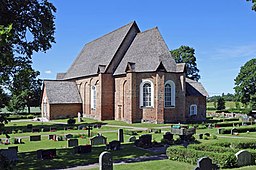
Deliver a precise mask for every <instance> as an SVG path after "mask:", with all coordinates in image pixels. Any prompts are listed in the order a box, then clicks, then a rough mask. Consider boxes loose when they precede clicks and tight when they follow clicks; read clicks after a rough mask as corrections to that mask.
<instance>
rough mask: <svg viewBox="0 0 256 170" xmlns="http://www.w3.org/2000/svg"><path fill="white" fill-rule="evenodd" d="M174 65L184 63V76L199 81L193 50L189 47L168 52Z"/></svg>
mask: <svg viewBox="0 0 256 170" xmlns="http://www.w3.org/2000/svg"><path fill="white" fill-rule="evenodd" d="M170 52H171V54H172V57H173V58H174V59H175V61H176V63H186V69H187V72H186V76H187V77H188V78H190V79H193V80H196V81H198V80H199V79H200V75H199V69H198V68H197V64H196V57H195V50H194V49H193V48H191V47H189V46H181V47H180V48H178V49H175V50H172V51H170Z"/></svg>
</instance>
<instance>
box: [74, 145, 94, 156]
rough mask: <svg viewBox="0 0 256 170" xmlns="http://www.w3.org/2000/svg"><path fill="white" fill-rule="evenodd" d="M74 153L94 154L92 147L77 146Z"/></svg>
mask: <svg viewBox="0 0 256 170" xmlns="http://www.w3.org/2000/svg"><path fill="white" fill-rule="evenodd" d="M73 149H74V153H75V154H76V153H79V154H84V153H91V152H92V145H80V146H75V147H74V148H73Z"/></svg>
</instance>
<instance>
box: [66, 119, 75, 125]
mask: <svg viewBox="0 0 256 170" xmlns="http://www.w3.org/2000/svg"><path fill="white" fill-rule="evenodd" d="M67 123H68V125H74V124H75V123H76V120H75V119H74V118H69V119H68V121H67Z"/></svg>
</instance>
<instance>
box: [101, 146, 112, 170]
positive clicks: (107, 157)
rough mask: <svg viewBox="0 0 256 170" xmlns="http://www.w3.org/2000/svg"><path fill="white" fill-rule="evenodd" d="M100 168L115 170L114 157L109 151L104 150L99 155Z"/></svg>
mask: <svg viewBox="0 0 256 170" xmlns="http://www.w3.org/2000/svg"><path fill="white" fill-rule="evenodd" d="M99 164H100V170H113V159H112V155H111V153H109V152H106V151H105V152H102V153H101V154H100V157H99Z"/></svg>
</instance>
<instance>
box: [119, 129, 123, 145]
mask: <svg viewBox="0 0 256 170" xmlns="http://www.w3.org/2000/svg"><path fill="white" fill-rule="evenodd" d="M118 141H120V142H124V130H123V129H118Z"/></svg>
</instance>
